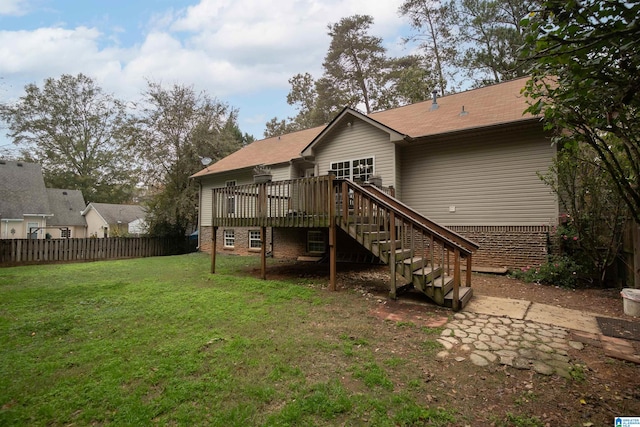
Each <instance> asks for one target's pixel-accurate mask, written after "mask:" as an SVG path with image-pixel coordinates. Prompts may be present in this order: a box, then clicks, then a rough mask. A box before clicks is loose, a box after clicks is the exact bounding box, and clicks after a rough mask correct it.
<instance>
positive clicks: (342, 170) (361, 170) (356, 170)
mask: <svg viewBox="0 0 640 427" xmlns="http://www.w3.org/2000/svg"><path fill="white" fill-rule="evenodd" d="M331 170H333V171H335V173H336V178H344V179H353V180H356V179H358V180H362V181H367V180H369V177H371V175H373V172H374V160H373V157H365V158H362V159H355V160H345V161H341V162H333V163H331Z"/></svg>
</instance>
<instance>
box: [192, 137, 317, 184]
mask: <svg viewBox="0 0 640 427" xmlns="http://www.w3.org/2000/svg"><path fill="white" fill-rule="evenodd" d="M322 129H324V126H318V127H315V128H311V129H306V130H301V131H299V132H293V133H288V134H286V135H282V136H276V137H273V138H267V139H261V140H259V141H255V142H252V143H251V144H249V145H247V146H245V147H242V148H241V149H240V150H238V151H236V152H235V153H232V154H230V155H228V156H227V157H225V158H223V159H220V160H218V161H217V162H215V163H214V164H212V165H210V166H209V167H207V168H205V169H203V170H201V171H200V172H198V173H196V174H194V175H192V176H191V177H192V178H197V177H200V176H205V175H211V174H214V173H219V172H225V171H230V170H235V169H244V168H248V167H253V166H257V165H275V164H278V163H284V162H288V161H289V160H292V159H296V158H298V157H300V153H301V152H302V149H303V148H304V147H305V146H306V145H307V144H308V143H309V142H310V141H312V140H313V138H315V137H316V136H317V135H318V134H319V133H320V131H322Z"/></svg>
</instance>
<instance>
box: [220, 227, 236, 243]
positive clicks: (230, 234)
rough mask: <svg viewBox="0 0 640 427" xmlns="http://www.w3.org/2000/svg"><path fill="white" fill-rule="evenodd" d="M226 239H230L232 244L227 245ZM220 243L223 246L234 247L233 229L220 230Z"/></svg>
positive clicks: (234, 235)
mask: <svg viewBox="0 0 640 427" xmlns="http://www.w3.org/2000/svg"><path fill="white" fill-rule="evenodd" d="M227 241H231V242H232V244H231V245H228V244H227ZM222 245H223V246H224V247H225V248H234V247H235V245H236V233H235V230H233V229H227V230H223V232H222Z"/></svg>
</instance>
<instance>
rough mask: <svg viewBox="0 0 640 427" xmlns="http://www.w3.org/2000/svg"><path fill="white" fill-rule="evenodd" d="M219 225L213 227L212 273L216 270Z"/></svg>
mask: <svg viewBox="0 0 640 427" xmlns="http://www.w3.org/2000/svg"><path fill="white" fill-rule="evenodd" d="M217 235H218V227H213V233H212V234H211V274H215V272H216V246H217V245H216V243H217Z"/></svg>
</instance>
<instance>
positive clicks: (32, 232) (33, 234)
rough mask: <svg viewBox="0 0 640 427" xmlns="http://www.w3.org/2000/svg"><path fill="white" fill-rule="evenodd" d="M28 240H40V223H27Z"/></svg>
mask: <svg viewBox="0 0 640 427" xmlns="http://www.w3.org/2000/svg"><path fill="white" fill-rule="evenodd" d="M27 238H29V239H37V238H38V223H37V222H29V223H27Z"/></svg>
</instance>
